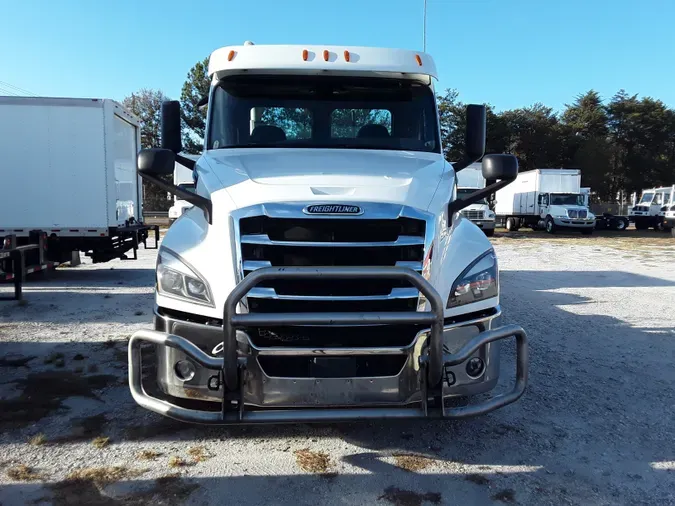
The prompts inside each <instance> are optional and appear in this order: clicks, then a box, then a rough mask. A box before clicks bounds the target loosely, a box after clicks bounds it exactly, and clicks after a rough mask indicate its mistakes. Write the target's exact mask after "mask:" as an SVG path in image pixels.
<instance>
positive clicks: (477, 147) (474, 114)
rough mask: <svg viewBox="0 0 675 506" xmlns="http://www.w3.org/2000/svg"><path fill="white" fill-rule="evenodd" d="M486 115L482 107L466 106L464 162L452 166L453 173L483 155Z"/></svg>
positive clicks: (475, 105)
mask: <svg viewBox="0 0 675 506" xmlns="http://www.w3.org/2000/svg"><path fill="white" fill-rule="evenodd" d="M486 115H487V111H486V109H485V106H484V105H477V104H469V105H467V106H466V137H465V141H464V160H462V161H460V162H456V163H455V164H454V165H453V168H454V169H455V172H459V171H460V170H462V169H465V168H467V167H468V166H469V165H471V164H472V163H474V162H475V161H477V160H480V159H481V157H482V156H483V154H484V153H485V137H486V134H485V132H486V128H487V127H486V123H487V121H486Z"/></svg>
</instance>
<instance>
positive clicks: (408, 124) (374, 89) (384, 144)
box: [207, 76, 440, 153]
mask: <svg viewBox="0 0 675 506" xmlns="http://www.w3.org/2000/svg"><path fill="white" fill-rule="evenodd" d="M209 109H210V124H209V133H208V142H207V145H208V148H209V149H225V148H241V147H255V148H267V147H274V148H340V149H345V148H353V149H386V150H405V151H425V152H433V153H440V142H439V140H438V119H437V116H436V105H435V99H434V95H433V92H432V90H431V88H430V87H429V86H426V85H424V84H421V83H416V82H413V81H409V80H403V79H385V78H374V77H363V78H361V77H336V76H231V77H228V78H225V79H223V80H222V81H221V82H220V83H218V85H217V86H216V88H215V90H214V92H213V96H212V98H211V101H210V104H209Z"/></svg>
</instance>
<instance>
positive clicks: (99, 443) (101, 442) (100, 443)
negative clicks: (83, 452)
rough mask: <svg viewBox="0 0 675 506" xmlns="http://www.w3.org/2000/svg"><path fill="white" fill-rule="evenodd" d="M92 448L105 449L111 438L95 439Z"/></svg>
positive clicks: (101, 437)
mask: <svg viewBox="0 0 675 506" xmlns="http://www.w3.org/2000/svg"><path fill="white" fill-rule="evenodd" d="M91 444H92V446H94V447H95V448H98V449H99V450H100V449H101V448H105V447H106V446H108V445H109V444H110V438H109V437H104V436H99V437H97V438H94V440H93V441H92V442H91Z"/></svg>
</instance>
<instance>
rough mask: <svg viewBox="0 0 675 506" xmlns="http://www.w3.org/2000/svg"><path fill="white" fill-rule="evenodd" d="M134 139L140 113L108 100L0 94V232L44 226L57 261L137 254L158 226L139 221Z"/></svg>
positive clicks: (22, 239) (22, 235)
mask: <svg viewBox="0 0 675 506" xmlns="http://www.w3.org/2000/svg"><path fill="white" fill-rule="evenodd" d="M139 145H140V128H139V124H138V119H137V118H136V117H135V116H133V115H132V114H130V113H129V112H128V111H126V110H124V108H123V107H122V106H121V105H120V104H118V103H116V102H114V101H112V100H99V99H75V98H41V97H0V167H1V168H2V170H1V171H0V178H1V184H0V188H2V191H1V196H0V238H3V237H10V236H12V237H14V238H15V242H16V244H17V246H19V247H20V246H22V245H27V244H30V243H31V238H30V236H31V233H34V232H35V231H38V230H39V231H42V232H44V233H46V234H47V238H48V239H47V242H48V253H47V255H48V258H49V260H52V261H56V262H66V261H71V260H72V259H73V252H80V251H83V252H85V253H86V254H87V255H89V256H91V257H92V260H93V262H106V261H108V260H112V259H113V258H126V255H127V253H128V252H129V251H133V253H134V257H135V256H136V250H137V248H138V246H139V244H141V243H143V244H144V245H145V244H146V240H147V238H148V234H149V231H150V230H154V231H155V239H157V238H158V232H159V231H158V228H156V227H152V226H146V225H144V224H143V222H142V221H143V218H142V216H143V195H142V185H141V184H140V178H139V177H138V174H137V173H136V157H137V154H138V148H139ZM78 258H79V257H78Z"/></svg>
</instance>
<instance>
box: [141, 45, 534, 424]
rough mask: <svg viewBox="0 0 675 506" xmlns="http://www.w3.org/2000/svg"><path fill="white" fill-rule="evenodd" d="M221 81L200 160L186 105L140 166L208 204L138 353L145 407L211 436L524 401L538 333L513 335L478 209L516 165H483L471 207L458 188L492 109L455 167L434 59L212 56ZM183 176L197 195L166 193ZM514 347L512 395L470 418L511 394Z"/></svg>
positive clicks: (189, 230)
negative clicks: (505, 347) (210, 428)
mask: <svg viewBox="0 0 675 506" xmlns="http://www.w3.org/2000/svg"><path fill="white" fill-rule="evenodd" d="M208 74H209V76H210V77H211V79H212V85H211V89H210V93H209V97H208V117H207V132H206V139H205V145H204V152H203V154H202V156H201V157H200V158H199V159H198V160H197V161H196V162H194V163H191V161H190V160H187V159H185V158H184V157H182V156H181V155H180V152H181V131H180V105H179V103H178V102H167V103H165V104H164V107H163V110H162V147H161V148H156V149H149V150H143V151H142V152H141V153H140V154H139V157H138V163H139V169H138V170H139V173H140V174H141V176H142V177H144V178H145V179H146V180H148V181H150V182H153V183H155V184H157V185H159V186H160V188H162V189H164V190H166V191H171V192H172V193H174V194H176V195H177V196H178V197H180V198H183V199H185V200H187V201H189V202H191V203H192V204H193V207H192V208H191V209H190V210H188V211H187V212H186V213H185V214H183V215H182V216H181V218H180V219H178V220H177V221H176V222H175V223H174V224H173V225H172V226H171V228H170V229H169V230H168V232H167V233H166V236H165V237H164V239H163V242H162V247H161V248H160V251H159V256H158V260H157V286H156V293H155V304H156V306H155V320H154V329H153V330H149V329H148V330H141V331H138V332H136V333H135V334H134V335H133V336H132V337H131V339H130V342H129V385H130V389H131V393H132V395H133V397H134V399H135V400H136V402H137V403H139V404H140V405H141V406H143V407H145V408H147V409H149V410H152V411H155V412H157V413H161V414H163V415H166V416H169V417H172V418H175V419H178V420H183V421H191V422H199V423H212V424H230V423H232V424H235V423H264V422H268V423H277V422H310V421H329V420H361V419H368V418H406V417H425V416H436V417H439V418H442V417H446V418H457V417H466V416H472V415H478V414H483V413H487V412H490V411H492V410H495V409H497V408H500V407H502V406H505V405H507V404H510V403H512V402H515V401H516V400H517V399H518V398H519V397H520V396H521V395H522V394H523V392H524V390H525V387H526V383H527V371H528V358H527V338H526V334H525V332H524V331H523V329H522V328H520V327H518V326H516V325H506V326H499V325H498V324H497V318H498V316H499V315H500V313H501V306H500V296H499V293H500V291H499V274H498V267H497V259H496V256H495V252H494V250H493V248H492V245H491V244H490V241H489V240H488V239H487V238H486V237H485V234H483V232H481V231H480V230H479V229H478V228H477V227H476V226H474V225H473V224H472V223H471V222H470V221H469V220H467V219H466V218H464V217H463V216H462V214H461V212H460V211H461V210H462V209H465V208H466V207H468V206H469V205H471V204H472V203H475V202H478V201H479V200H480V199H483V198H485V197H486V196H487V195H489V194H491V193H492V192H494V191H495V190H496V189H498V188H501V187H503V186H505V185H507V184H509V183H510V182H511V181H512V180H513V179H515V177H516V175H517V171H518V165H517V161H516V159H515V157H513V156H511V155H486V156H485V157H483V158H482V171H483V176H484V177H485V178H486V179H487V180H489V181H494V183H492V184H491V185H489V186H488V187H486V188H484V189H482V190H477V191H475V192H472V193H471V194H469V195H466V196H464V197H463V198H458V197H457V184H456V174H457V172H459V171H461V170H462V169H464V168H466V167H467V166H468V165H469V164H470V163H472V162H475V161H476V160H479V159H481V157H482V156H483V153H484V149H485V107H484V106H474V105H470V106H468V107H467V138H466V145H465V152H466V158H465V159H464V160H462V161H460V162H457V163H456V164H455V165H454V167H453V165H451V164H449V163H448V162H446V161H445V159H444V157H443V149H442V146H441V141H440V128H439V121H438V113H437V107H436V102H435V95H434V88H433V80H434V78H435V77H436V68H435V65H434V62H433V60H432V58H431V57H430V56H429V55H428V54H425V53H421V52H415V51H406V50H399V49H378V48H365V47H341V46H340V47H336V46H262V45H261V46H256V45H243V46H232V47H224V48H222V49H218V50H216V51H215V52H213V53H212V55H211V57H210V60H209V68H208ZM176 160H178V161H180V162H181V163H184V164H186V165H187V166H190V167H192V168H193V170H194V179H195V181H196V190H195V192H194V193H192V192H190V191H186V190H184V189H182V188H180V187H178V186H175V185H170V184H167V183H166V182H164V180H163V179H160V177H159V176H163V175H168V174H171V173H172V172H173V170H174V163H175V161H176ZM510 338H515V341H516V371H515V382H514V385H513V387H512V389H511V390H509V391H506V392H504V393H501V394H499V395H496V396H493V397H492V398H489V399H480V400H478V401H477V402H475V403H468V404H467V403H466V402H465V401H466V397H471V396H474V395H476V394H480V393H484V392H487V391H490V390H492V389H493V388H494V387H495V385H496V383H497V379H498V376H499V372H500V360H499V357H500V351H499V350H500V343H501V342H502V341H503V340H504V339H510ZM144 343H146V344H147V343H150V344H153V345H155V348H156V351H157V353H156V354H155V355H154V357H155V358H154V359H152V358H151V357H149V356H148V355H145V354H144V346H143V344H144ZM148 360H156V371H155V373H153V374H150V375H149V376H144V374H143V373H142V371H145V370H148V369H145V368H144V366H143V363H144V361H148ZM150 370H152V367H150ZM460 399H461V400H460ZM463 404H464V405H463Z"/></svg>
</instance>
